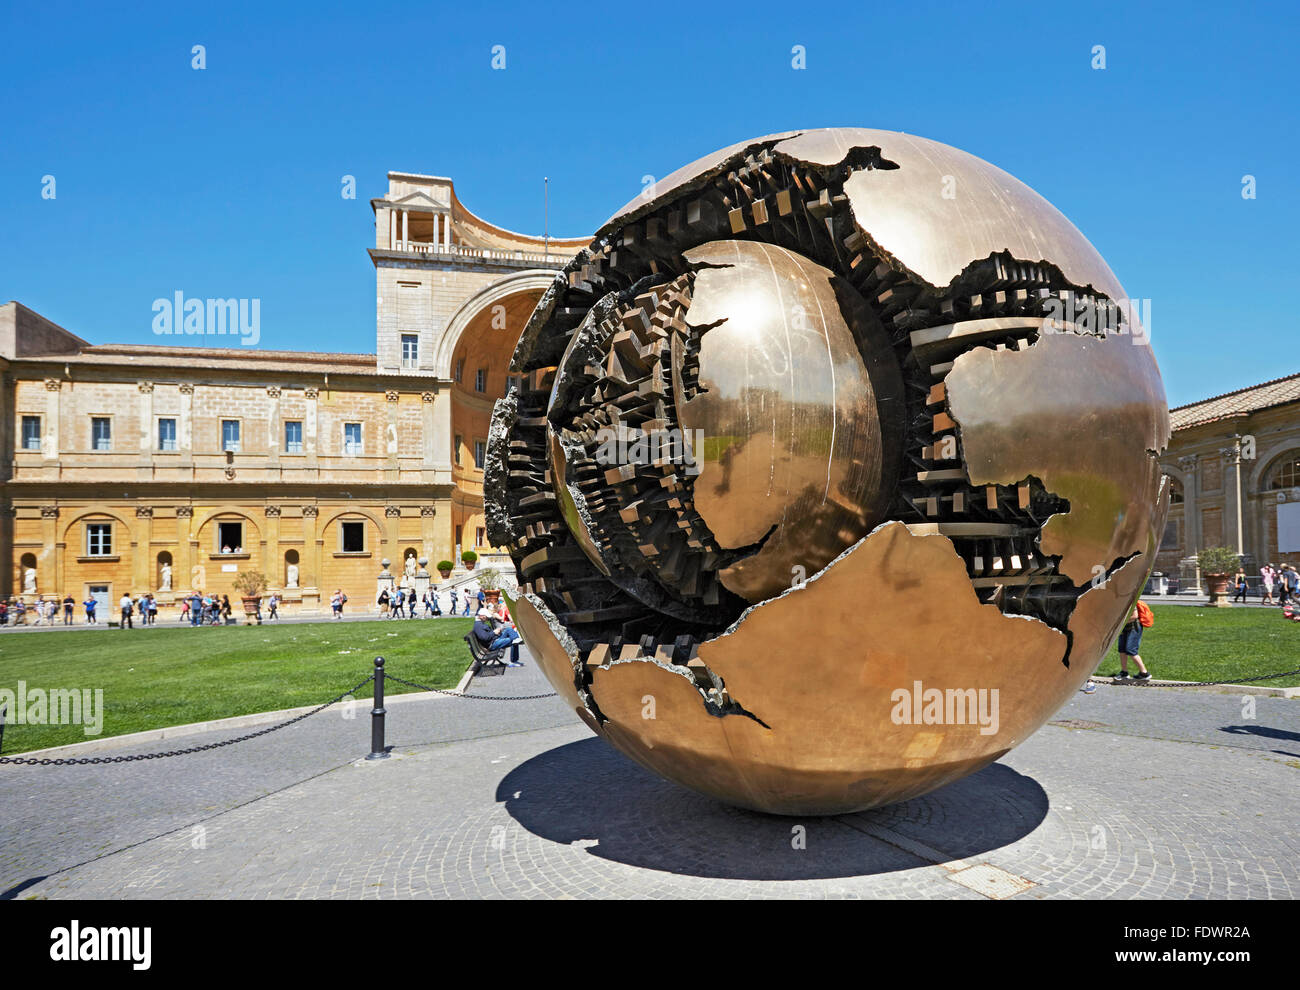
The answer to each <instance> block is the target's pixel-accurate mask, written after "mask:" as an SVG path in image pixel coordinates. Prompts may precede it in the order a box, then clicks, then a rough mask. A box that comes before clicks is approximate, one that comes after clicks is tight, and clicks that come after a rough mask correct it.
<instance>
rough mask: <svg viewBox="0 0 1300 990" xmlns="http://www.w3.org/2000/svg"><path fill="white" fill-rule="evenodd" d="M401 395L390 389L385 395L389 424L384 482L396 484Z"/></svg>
mask: <svg viewBox="0 0 1300 990" xmlns="http://www.w3.org/2000/svg"><path fill="white" fill-rule="evenodd" d="M401 398H402V396H401V393H399V392H398V391H397V389H393V388H390V389H389V390H388V391H386V392H385V393H384V399H385V400H386V401H385V403H384V406H385V408H386V409H387V411H388V417H387V422H386V424H385V427H384V480H385V481H391V482H395V481H397V479H398V463H397V430H398V422H399V421H398V416H397V412H398V407H399V405H400V402H401Z"/></svg>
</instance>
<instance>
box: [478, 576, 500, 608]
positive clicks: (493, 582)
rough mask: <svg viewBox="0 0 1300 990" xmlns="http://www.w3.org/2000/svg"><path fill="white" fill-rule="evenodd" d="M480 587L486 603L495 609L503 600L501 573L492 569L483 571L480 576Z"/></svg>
mask: <svg viewBox="0 0 1300 990" xmlns="http://www.w3.org/2000/svg"><path fill="white" fill-rule="evenodd" d="M478 586H479V587H480V588H481V589H482V590H483V601H484V603H485V604H486V605H490V606H491V607H493V608H495V607H496V604H497V602H499V601H500V600H501V574H500V572H499V571H496V570H493V569H492V568H490V567H489V568H487V569H485V570H483V571H481V572H480V573H479V576H478Z"/></svg>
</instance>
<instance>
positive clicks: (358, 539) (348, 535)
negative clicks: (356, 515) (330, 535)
mask: <svg viewBox="0 0 1300 990" xmlns="http://www.w3.org/2000/svg"><path fill="white" fill-rule="evenodd" d="M339 549H340V550H341V551H342V552H343V553H365V552H366V524H365V523H363V522H343V523H339Z"/></svg>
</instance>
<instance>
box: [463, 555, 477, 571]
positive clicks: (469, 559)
mask: <svg viewBox="0 0 1300 990" xmlns="http://www.w3.org/2000/svg"><path fill="white" fill-rule="evenodd" d="M460 562H461V563H462V564H464V565H465V570H467V571H472V570H473V569H474V565H475V564H477V563H478V554H476V553H475V552H474V551H473V550H466V551H465V552H464V553H463V554H461V555H460Z"/></svg>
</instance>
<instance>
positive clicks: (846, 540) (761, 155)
mask: <svg viewBox="0 0 1300 990" xmlns="http://www.w3.org/2000/svg"><path fill="white" fill-rule="evenodd" d="M949 191H950V192H951V195H948V194H947V192H949ZM652 193H653V194H652V195H651V196H650V197H648V198H647V197H644V196H643V197H638V199H636V200H634V201H633V202H632V203H629V204H628V206H626V207H625V208H624V209H623V210H622V211H620V212H619V213H617V214H615V216H614V217H613V218H611V220H610V221H609V222H608V223H607V224H606V225H605V226H604V227H602V229H601V231H600V232H599V233H598V234H597V236H596V238H595V240H594V241H593V242H592V244H591V245H590V246H589V247H588V248H586V249H584V250H583V251H581V252H579V253H578V255H577V256H576V257H575V258H574V259H573V260H572V261H571V262H570V263H569V264H568V265H567V266H566V267H565V269H564V271H563V272H561V273H560V274H559V275H557V277H556V280H555V283H554V284H553V285H552V286H551V288H550V289H548V290H547V291H546V293H544V294H543V297H542V299H541V301H540V302H539V304H538V306H537V309H536V310H535V312H534V314H533V316H532V318H531V319H530V320H529V323H528V325H527V327H526V328H525V330H524V332H523V334H522V335H521V338H520V342H519V346H518V348H517V350H516V352H515V356H514V359H513V361H512V368H513V369H514V370H515V371H517V372H519V373H520V375H521V386H520V389H519V391H518V392H517V393H512V394H511V396H509V397H508V398H507V399H506V400H502V402H501V403H499V404H498V407H497V409H496V412H495V415H494V418H493V424H492V431H491V436H490V438H489V448H488V459H489V466H488V476H489V478H491V479H492V483H491V484H489V485H488V486H487V499H488V502H489V505H488V511H487V520H488V526H489V535H490V538H491V539H492V541H493V542H494V543H496V544H498V545H506V546H508V547H509V549H510V551H511V555H512V557H513V559H514V561H515V565H516V568H517V570H518V572H519V577H520V580H521V584H522V589H523V592H524V594H523V596H522V597H521V598H520V599H519V601H518V603H517V606H516V608H517V611H516V614H517V618H518V620H519V624H520V628H521V631H522V632H523V634H524V636H525V639H526V640H527V641H528V643H529V644H530V646H531V647H532V649H533V651H534V653H535V655H537V656H538V658H539V665H540V666H541V667H542V668H543V670H544V671H545V673H546V675H547V677H548V679H550V680H551V682H552V683H553V684H555V686H556V689H557V690H558V691H559V692H560V693H561V695H562V696H563V697H564V698H565V700H566V701H567V702H568V703H569V704H570V705H571V706H572V707H573V708H574V709H575V711H576V712H577V713H578V714H579V716H580V717H581V718H582V719H583V720H584V721H585V722H586V723H587V724H588V725H589V726H590V727H591V728H592V729H593V730H594V731H595V732H597V733H598V734H599V735H601V736H602V738H604V739H606V741H608V742H609V743H611V744H612V745H614V746H616V747H617V748H618V749H620V750H621V751H623V752H624V753H626V754H627V755H629V756H630V757H632V758H633V759H635V760H636V761H637V762H639V763H641V764H642V765H644V766H646V767H649V768H651V769H653V770H655V771H656V772H658V773H660V774H662V775H664V776H666V777H669V778H671V779H673V780H676V781H679V782H680V783H683V784H685V785H686V786H689V787H694V788H696V789H698V790H701V791H704V792H706V793H709V794H713V795H715V796H717V797H719V798H722V799H724V800H727V801H730V802H733V803H735V804H739V805H744V806H746V807H751V808H755V809H760V810H766V811H772V812H778V813H786V814H805V813H814V812H815V813H833V812H841V811H851V810H858V809H862V808H867V807H872V806H875V805H879V804H885V803H889V802H893V801H898V800H903V799H905V798H908V797H911V796H915V795H917V794H921V793H924V792H925V791H928V790H931V789H933V788H935V787H938V786H941V785H942V784H944V783H946V782H948V781H950V780H953V779H956V778H957V777H959V776H962V775H964V774H966V773H969V772H971V771H973V770H975V769H978V768H979V767H980V766H983V765H985V764H986V763H988V762H990V761H992V760H994V759H996V758H997V757H998V756H999V755H1000V754H1001V753H1004V752H1006V751H1007V750H1008V749H1010V748H1011V747H1012V746H1015V745H1016V744H1018V743H1019V742H1021V741H1023V740H1024V739H1025V738H1026V737H1027V736H1028V735H1029V734H1030V733H1032V732H1033V731H1034V730H1035V729H1036V728H1037V727H1038V726H1040V725H1041V724H1043V722H1045V721H1046V720H1047V719H1049V718H1050V717H1051V715H1052V713H1053V712H1055V711H1056V710H1057V709H1058V708H1059V707H1060V706H1061V705H1062V704H1063V703H1064V702H1065V701H1066V700H1067V699H1068V698H1069V697H1070V696H1071V694H1072V692H1073V691H1075V690H1076V689H1077V688H1078V686H1079V685H1080V684H1081V683H1082V681H1083V680H1084V679H1086V677H1087V676H1088V675H1089V673H1090V672H1091V671H1092V669H1093V668H1094V667H1095V665H1096V663H1097V661H1098V660H1099V658H1100V657H1101V656H1102V655H1103V654H1104V652H1105V650H1106V649H1107V648H1108V646H1109V643H1110V642H1111V640H1112V639H1113V637H1114V636H1115V634H1116V632H1117V630H1118V628H1119V625H1120V624H1121V623H1122V621H1123V618H1124V616H1125V615H1126V613H1127V611H1128V609H1129V607H1130V605H1131V602H1132V600H1133V599H1134V598H1135V597H1136V595H1137V594H1138V592H1139V590H1140V588H1141V586H1142V584H1143V582H1144V580H1145V577H1146V574H1147V572H1148V569H1149V567H1150V566H1151V561H1152V559H1153V555H1154V550H1155V547H1156V545H1157V542H1158V535H1159V533H1160V532H1161V530H1162V527H1163V522H1164V515H1165V512H1166V509H1167V501H1168V494H1167V490H1166V488H1165V487H1164V485H1163V481H1162V479H1161V477H1160V474H1159V470H1158V467H1157V461H1156V457H1157V456H1158V453H1159V451H1160V450H1161V449H1163V447H1164V446H1165V445H1166V444H1167V442H1168V437H1169V424H1168V414H1167V412H1166V407H1165V399H1164V392H1163V387H1162V385H1161V382H1160V377H1159V372H1158V371H1157V369H1156V366H1155V362H1154V359H1153V357H1152V355H1151V351H1150V348H1149V346H1146V344H1145V336H1144V335H1143V334H1142V333H1141V332H1140V331H1141V328H1140V327H1139V326H1137V325H1135V324H1132V323H1131V322H1130V320H1131V318H1132V315H1131V314H1130V313H1129V312H1127V311H1126V310H1124V309H1122V308H1118V309H1117V306H1116V304H1118V303H1121V302H1122V301H1124V299H1125V297H1124V293H1123V289H1122V287H1121V286H1120V285H1119V283H1118V281H1117V280H1116V279H1115V277H1114V275H1113V274H1112V273H1111V272H1110V269H1109V268H1107V267H1106V265H1105V263H1104V261H1102V259H1101V258H1100V256H1098V255H1097V253H1096V251H1095V250H1094V249H1093V248H1092V246H1091V245H1090V244H1089V243H1088V242H1087V240H1086V239H1085V238H1084V237H1083V236H1082V235H1081V234H1079V232H1078V231H1077V230H1075V229H1074V227H1073V226H1071V225H1070V224H1069V221H1067V220H1066V219H1065V218H1064V217H1063V216H1062V215H1061V214H1060V213H1059V212H1058V211H1056V210H1055V209H1054V208H1053V207H1051V206H1050V204H1048V203H1046V201H1045V200H1043V199H1042V198H1041V197H1040V196H1038V195H1037V194H1036V193H1034V192H1033V191H1032V190H1030V189H1028V187H1026V186H1024V185H1023V184H1022V183H1020V182H1018V181H1017V180H1015V179H1014V178H1012V177H1011V176H1009V175H1007V174H1006V173H1004V172H1002V171H1001V170H999V169H996V168H994V167H993V166H991V165H989V164H988V163H986V162H983V161H981V160H980V159H977V158H974V157H973V156H970V155H967V154H965V153H964V152H961V151H958V150H956V149H953V148H948V147H946V146H944V145H940V144H937V143H935V142H932V141H926V140H924V139H920V138H914V137H911V136H908V135H901V134H893V133H890V132H885V131H873V130H865V129H836V130H828V131H807V132H792V133H789V134H783V135H772V136H769V137H766V138H758V139H755V140H752V141H747V142H742V143H740V144H737V145H734V146H732V147H730V148H726V149H723V150H721V151H719V152H715V153H714V154H712V155H709V156H706V157H705V158H703V159H700V160H699V161H697V162H695V163H692V164H691V165H688V166H685V167H684V168H682V169H679V170H678V171H677V172H674V173H673V174H672V175H670V176H669V177H668V178H667V179H665V180H662V181H661V182H659V183H658V184H657V185H656V186H655V187H654V189H653V191H652ZM1063 303H1068V304H1069V305H1070V306H1074V307H1082V308H1083V309H1084V310H1085V311H1091V312H1101V313H1104V314H1106V319H1105V320H1102V321H1097V322H1096V323H1087V322H1083V321H1081V322H1080V323H1079V324H1078V325H1075V324H1062V323H1061V322H1060V320H1059V319H1058V318H1057V317H1056V316H1055V315H1054V308H1055V307H1059V306H1060V305H1061V304H1063ZM1094 326H1097V327H1101V326H1104V327H1105V332H1103V330H1102V329H1096V330H1094V329H1093V327H1094ZM655 431H667V432H669V433H673V432H674V431H686V435H687V437H689V438H691V439H689V440H688V441H687V442H686V443H684V445H682V446H681V447H679V448H668V449H669V450H670V451H672V452H671V453H669V454H662V453H652V454H651V455H650V456H631V457H628V456H626V455H625V454H624V453H620V454H619V455H618V456H619V459H618V461H617V462H616V463H612V464H611V463H610V461H609V459H608V458H609V450H610V447H609V445H608V443H606V442H605V439H607V438H608V437H609V436H611V435H614V436H617V437H618V438H619V439H620V441H621V442H622V441H630V442H631V447H630V448H628V447H627V445H626V443H625V444H624V446H623V447H620V448H619V450H620V451H624V450H625V449H631V450H634V451H635V450H637V449H638V448H637V443H636V441H637V438H638V437H643V436H644V435H646V434H647V433H652V432H655ZM694 431H702V432H701V433H695V432H694ZM683 451H685V452H686V453H687V454H688V455H694V457H690V456H688V458H687V461H686V463H685V464H684V463H683V462H682V460H681V459H680V458H679V457H678V456H677V454H680V453H682V452H683ZM696 469H698V471H697V470H696ZM873 527H874V528H873ZM801 573H806V574H809V575H813V577H812V578H811V579H809V580H808V581H807V582H806V583H801V581H800V577H801ZM792 576H793V581H792ZM792 583H793V585H794V586H793V587H791V584H792ZM922 685H924V687H926V688H937V689H939V690H940V691H941V692H971V694H970V697H972V698H973V697H975V695H976V694H979V693H980V692H985V693H986V695H987V692H997V695H996V697H998V698H1000V704H999V719H998V720H997V724H996V726H976V725H973V724H971V721H969V720H961V719H953V718H948V719H947V720H946V721H944V720H941V721H939V722H933V721H929V722H926V723H924V724H911V723H910V722H908V721H906V720H903V721H900V720H899V719H898V718H896V717H895V713H894V708H893V700H894V698H893V696H894V695H895V693H896V692H898V691H899V690H900V689H902V690H904V691H906V690H908V689H910V688H912V687H913V686H916V687H917V690H918V691H919V690H920V689H921V686H922ZM986 695H981V697H984V696H986ZM984 728H988V729H990V731H987V732H986V731H981V730H982V729H984Z"/></svg>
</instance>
